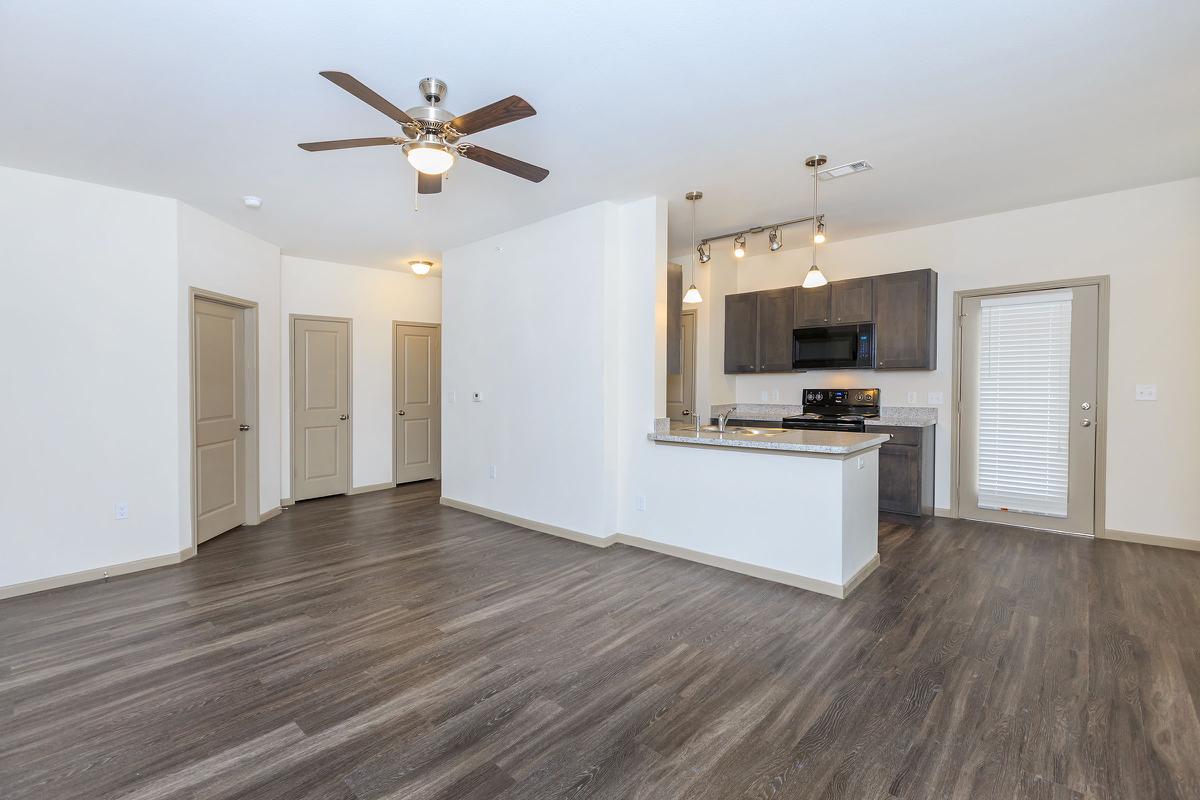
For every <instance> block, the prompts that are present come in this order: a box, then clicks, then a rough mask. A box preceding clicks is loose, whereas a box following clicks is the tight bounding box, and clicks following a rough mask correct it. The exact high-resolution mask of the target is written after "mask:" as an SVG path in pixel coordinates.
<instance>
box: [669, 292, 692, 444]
mask: <svg viewBox="0 0 1200 800" xmlns="http://www.w3.org/2000/svg"><path fill="white" fill-rule="evenodd" d="M679 328H680V336H679V374H678V375H667V416H668V417H670V418H671V419H673V420H675V421H677V422H691V421H692V415H693V414H695V413H696V312H695V311H684V312H683V314H682V315H681V316H680V319H679Z"/></svg>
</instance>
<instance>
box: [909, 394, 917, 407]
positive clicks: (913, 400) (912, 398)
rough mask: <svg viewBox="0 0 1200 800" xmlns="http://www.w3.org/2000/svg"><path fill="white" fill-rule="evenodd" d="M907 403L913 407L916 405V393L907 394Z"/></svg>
mask: <svg viewBox="0 0 1200 800" xmlns="http://www.w3.org/2000/svg"><path fill="white" fill-rule="evenodd" d="M908 402H909V403H911V404H914V405H915V404H916V402H917V393H916V392H909V393H908Z"/></svg>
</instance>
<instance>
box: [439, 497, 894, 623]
mask: <svg viewBox="0 0 1200 800" xmlns="http://www.w3.org/2000/svg"><path fill="white" fill-rule="evenodd" d="M440 502H441V504H442V505H444V506H449V507H450V508H457V509H458V510H460V511H469V512H470V513H472V514H478V515H479V516H481V517H487V518H489V519H494V520H499V521H500V522H507V523H509V524H510V525H516V526H518V527H520V528H527V529H529V530H531V531H535V532H537V533H547V534H550V535H551V536H557V537H559V538H561V539H570V540H571V541H573V542H582V543H583V544H590V545H592V546H593V547H608V546H610V545H613V544H624V545H629V546H630V547H637V548H639V549H641V550H649V551H650V552H653V553H658V554H660V555H664V556H671V557H672V558H679V559H682V560H684V561H692V562H694V563H697V564H704V565H705V566H709V567H716V568H717V569H723V570H728V571H729V572H736V573H738V574H739V575H748V576H750V577H752V578H761V579H763V580H767V581H774V582H775V583H782V584H783V585H785V586H794V587H795V588H797V589H806V590H808V591H810V592H816V593H818V594H823V595H827V596H829V597H836V598H837V599H839V600H842V599H844V598H846V597H847V596H849V594H850V593H851V592H852V591H854V590H855V589H856V588H858V585H859V584H861V583H862V582H863V581H865V580H866V579H867V577H868V576H870V574H871V573H872V572H874V571H875V569H876V568H877V567H878V566H879V554H878V553H876V554H875V556H874V557H873V558H872V559H871V560H870V561H868V562H867V563H866V564H864V565H863V567H862V569H860V570H859V571H858V572H856V573H854V576H853V577H851V578H850V580H849V581H847V582H846V583H845V584H838V583H831V582H829V581H822V580H818V579H816V578H809V577H807V576H805V575H798V574H796V573H794V572H785V571H784V570H780V569H772V568H771V567H762V566H759V565H758V564H749V563H747V562H745V561H737V560H736V559H732V558H725V557H724V556H715V555H712V554H711V553H705V552H702V551H700V550H692V549H690V548H687V547H679V546H677V545H673V544H666V543H665V542H656V541H654V540H653V539H643V538H642V537H640V536H631V535H630V534H627V533H617V534H613V535H612V536H605V537H601V536H592V535H591V534H587V533H580V532H579V531H573V530H570V529H568V528H560V527H559V526H557V525H549V524H547V523H545V522H538V521H537V520H532V519H527V518H525V517H518V516H516V515H515V514H506V513H504V512H503V511H495V510H493V509H490V508H485V507H484V506H477V505H474V504H473V503H467V502H464V501H462V500H455V499H454V498H452V497H445V496H443V497H442V498H441V500H440Z"/></svg>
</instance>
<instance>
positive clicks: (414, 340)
mask: <svg viewBox="0 0 1200 800" xmlns="http://www.w3.org/2000/svg"><path fill="white" fill-rule="evenodd" d="M438 332H439V329H438V328H436V327H432V326H425V325H404V324H401V323H399V322H397V323H395V324H394V325H393V331H392V335H393V345H392V352H393V354H394V357H395V362H396V363H395V365H394V366H393V370H392V375H393V379H394V381H395V387H394V389H393V397H394V398H395V404H396V408H395V411H396V424H395V433H394V437H395V441H394V443H393V445H394V446H393V448H392V460H393V472H394V475H395V478H396V483H407V482H409V481H420V480H426V479H428V478H436V477H438V476H439V473H440V471H441V448H442V437H441V403H440V402H439V400H440V397H441V394H440V391H439V387H440V377H439V376H440V369H439V359H440V348H439V337H438Z"/></svg>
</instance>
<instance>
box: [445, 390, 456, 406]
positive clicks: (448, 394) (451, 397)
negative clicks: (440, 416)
mask: <svg viewBox="0 0 1200 800" xmlns="http://www.w3.org/2000/svg"><path fill="white" fill-rule="evenodd" d="M457 399H458V395H457V394H455V393H454V392H453V391H450V392H446V402H447V403H453V402H454V401H455V400H457Z"/></svg>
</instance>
